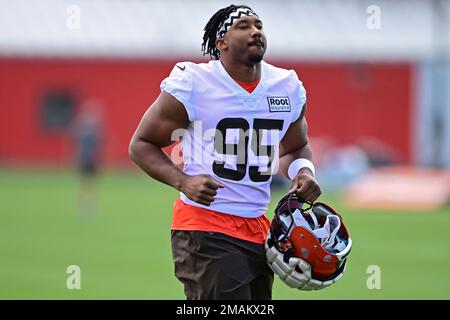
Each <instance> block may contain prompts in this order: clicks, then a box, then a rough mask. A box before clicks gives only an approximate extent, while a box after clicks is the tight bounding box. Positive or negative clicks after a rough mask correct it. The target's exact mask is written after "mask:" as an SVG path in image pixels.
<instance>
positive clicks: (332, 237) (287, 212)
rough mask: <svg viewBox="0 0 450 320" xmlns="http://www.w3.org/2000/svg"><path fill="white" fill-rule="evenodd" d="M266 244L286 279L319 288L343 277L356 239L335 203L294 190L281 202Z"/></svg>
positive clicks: (270, 260) (273, 264)
mask: <svg viewBox="0 0 450 320" xmlns="http://www.w3.org/2000/svg"><path fill="white" fill-rule="evenodd" d="M265 247H266V257H267V262H268V264H269V266H270V267H271V268H272V270H273V271H274V272H275V273H276V274H278V275H279V276H280V278H281V280H282V281H283V282H285V283H286V284H288V285H289V286H290V287H295V288H298V289H301V290H317V289H322V288H324V287H327V286H329V285H331V284H333V283H335V282H336V281H337V280H339V279H340V278H341V277H342V275H343V272H344V270H345V266H346V262H347V256H348V254H349V253H350V250H351V248H352V240H351V238H350V236H349V233H348V231H347V228H346V227H345V225H344V222H343V220H342V217H341V216H340V215H339V214H338V213H337V212H336V211H335V210H334V209H333V208H332V207H331V206H329V205H327V204H325V203H323V202H316V203H314V204H312V203H310V202H307V201H304V200H302V199H301V198H299V197H298V196H297V195H296V194H295V193H292V194H289V195H287V196H285V197H283V199H281V200H280V202H279V203H278V205H277V207H276V209H275V216H274V218H273V220H272V223H271V225H270V230H269V233H268V236H267V239H266V244H265Z"/></svg>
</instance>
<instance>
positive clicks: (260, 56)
mask: <svg viewBox="0 0 450 320" xmlns="http://www.w3.org/2000/svg"><path fill="white" fill-rule="evenodd" d="M263 56H264V54H250V55H249V56H248V61H249V62H250V63H252V64H255V63H259V62H261V60H262V59H263Z"/></svg>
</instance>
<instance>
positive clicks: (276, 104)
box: [267, 97, 291, 112]
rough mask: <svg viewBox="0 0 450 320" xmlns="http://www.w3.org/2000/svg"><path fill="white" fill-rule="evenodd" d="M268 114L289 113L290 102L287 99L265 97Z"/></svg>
mask: <svg viewBox="0 0 450 320" xmlns="http://www.w3.org/2000/svg"><path fill="white" fill-rule="evenodd" d="M267 101H268V102H269V110H270V112H290V111H291V102H290V101H289V97H267Z"/></svg>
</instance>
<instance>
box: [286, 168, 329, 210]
mask: <svg viewBox="0 0 450 320" xmlns="http://www.w3.org/2000/svg"><path fill="white" fill-rule="evenodd" d="M293 192H296V193H297V195H298V196H299V197H301V198H303V199H305V200H306V201H310V202H314V201H316V200H317V198H319V197H320V195H321V194H322V191H321V190H320V186H319V183H318V182H317V180H316V179H315V178H314V175H313V173H312V172H311V170H309V169H308V168H303V169H301V170H300V171H299V172H298V174H297V175H296V176H295V178H294V179H293V180H292V185H291V188H290V189H289V193H293Z"/></svg>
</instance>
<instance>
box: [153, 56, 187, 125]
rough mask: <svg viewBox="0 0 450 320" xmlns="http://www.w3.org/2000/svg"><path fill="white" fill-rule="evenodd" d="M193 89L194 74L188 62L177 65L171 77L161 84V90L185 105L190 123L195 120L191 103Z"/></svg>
mask: <svg viewBox="0 0 450 320" xmlns="http://www.w3.org/2000/svg"><path fill="white" fill-rule="evenodd" d="M192 89H193V80H192V72H190V68H189V65H188V63H186V62H181V63H177V64H176V65H175V66H174V67H173V69H172V72H171V73H170V75H169V76H168V77H167V78H165V79H164V80H163V81H162V82H161V90H163V91H165V92H167V93H169V94H170V95H172V96H173V97H175V98H176V99H177V100H178V101H180V102H181V103H182V104H183V106H184V108H185V109H186V112H187V114H188V117H189V121H190V122H192V121H194V119H195V113H194V108H193V106H192V104H191V101H190V98H191V92H192Z"/></svg>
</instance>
